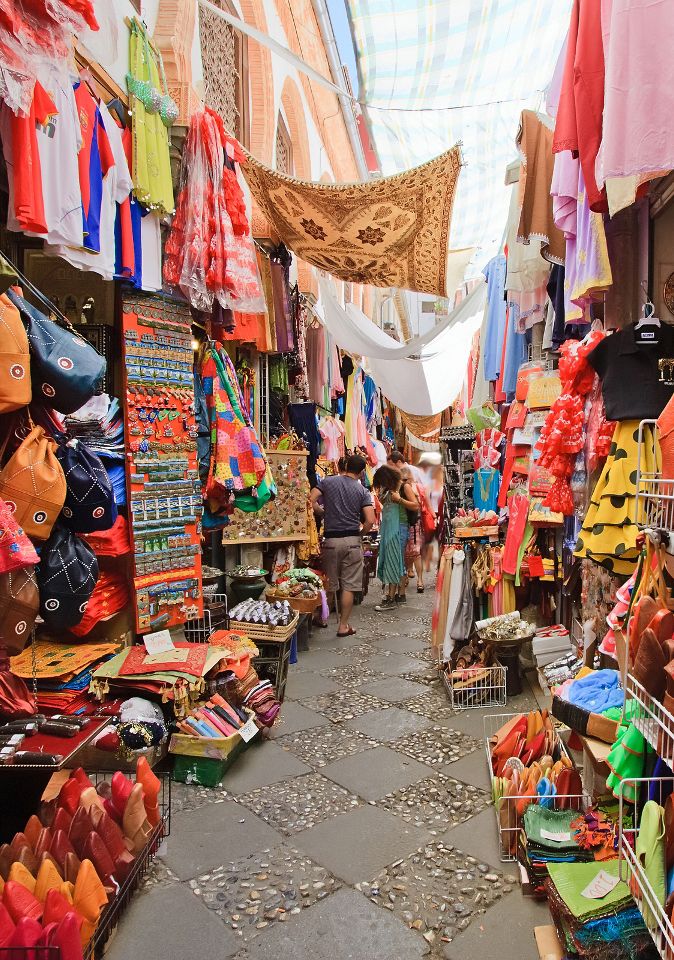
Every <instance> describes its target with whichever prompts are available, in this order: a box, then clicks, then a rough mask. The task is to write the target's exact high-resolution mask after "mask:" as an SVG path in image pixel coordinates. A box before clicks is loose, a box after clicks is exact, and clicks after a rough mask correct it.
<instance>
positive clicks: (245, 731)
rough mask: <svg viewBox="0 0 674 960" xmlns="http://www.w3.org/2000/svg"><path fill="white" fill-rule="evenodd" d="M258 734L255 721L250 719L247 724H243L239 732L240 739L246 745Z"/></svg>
mask: <svg viewBox="0 0 674 960" xmlns="http://www.w3.org/2000/svg"><path fill="white" fill-rule="evenodd" d="M258 732H259V731H258V727H257V725H256V723H255V720H253V718H252V717H251V718H250V720H249V721H248V722H247V723H244V725H243V726H242V727H241V729H240V730H239V733H240V734H241V739H242V740H244V741H245V742H246V743H248V741H249V740H252V739H253V737H254V736H256V735H257V733H258Z"/></svg>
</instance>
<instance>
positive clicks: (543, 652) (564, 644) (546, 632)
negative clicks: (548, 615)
mask: <svg viewBox="0 0 674 960" xmlns="http://www.w3.org/2000/svg"><path fill="white" fill-rule="evenodd" d="M531 647H532V650H533V654H534V657H535V658H536V665H537V666H538V667H545V666H547V665H548V664H549V663H552V662H553V661H554V660H558V659H559V657H560V656H561V655H562V654H565V655H567V656H568V654H569V653H571V637H570V635H569V631H568V630H567V629H566V627H563V626H561V625H559V624H557V625H555V626H553V627H542V628H541V629H540V630H537V631H536V636H535V637H534V639H533V640H532V642H531Z"/></svg>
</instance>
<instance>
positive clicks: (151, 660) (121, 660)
mask: <svg viewBox="0 0 674 960" xmlns="http://www.w3.org/2000/svg"><path fill="white" fill-rule="evenodd" d="M227 656H228V651H227V648H226V647H217V646H211V645H209V644H206V643H176V644H175V647H174V648H173V649H171V650H168V651H166V652H165V653H157V654H154V655H150V654H148V653H147V651H146V649H145V647H144V646H143V645H142V644H139V645H137V646H135V647H128V648H127V649H126V650H122V651H121V653H118V654H117V656H115V657H113V658H112V660H109V661H108V662H107V663H104V664H102V665H101V666H100V667H98V668H97V669H96V670H95V671H94V674H93V679H92V682H91V688H90V689H91V692H92V693H93V694H94V695H95V696H96V697H98V698H102V697H103V696H104V695H105V694H107V693H112V694H113V695H114V696H122V697H124V698H126V697H129V696H132V695H133V694H134V693H139V694H140V695H141V696H142V695H145V694H148V693H151V694H155V695H158V696H161V698H162V700H164V701H172V702H173V707H174V710H175V712H176V715H177V716H184V715H185V714H186V713H187V712H188V711H189V709H190V707H191V705H192V704H193V703H195V702H196V700H197V699H198V698H199V696H200V694H201V693H202V692H203V691H204V690H205V687H206V682H205V681H206V677H207V676H208V675H209V674H213V675H214V674H216V673H217V672H218V667H219V666H220V664H221V663H222V661H223V660H226V659H227Z"/></svg>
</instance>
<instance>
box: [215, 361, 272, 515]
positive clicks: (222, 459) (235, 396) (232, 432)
mask: <svg viewBox="0 0 674 960" xmlns="http://www.w3.org/2000/svg"><path fill="white" fill-rule="evenodd" d="M202 379H203V384H204V393H205V394H206V403H207V406H208V411H209V418H210V426H211V461H210V465H209V473H208V480H207V482H206V488H205V495H206V498H207V499H208V500H209V502H210V508H211V510H212V511H213V512H216V511H217V510H219V509H221V508H222V507H224V506H226V505H227V504H228V502H229V500H230V497H231V494H232V493H233V492H234V491H243V490H246V489H247V488H249V487H257V486H259V485H260V484H261V483H262V481H263V480H264V479H265V475H266V473H267V462H266V459H265V456H264V453H263V451H262V448H261V446H260V443H259V441H258V438H257V436H256V434H255V430H254V428H253V425H252V423H251V422H250V420H249V419H248V416H247V414H246V412H245V406H244V403H243V398H242V396H241V390H240V387H239V381H238V378H237V376H236V371H235V369H234V366H233V364H232V361H231V360H230V359H229V357H228V355H227V353H226V351H225V350H223V349H222V348H220V347H219V346H218V345H217V344H215V345H214V346H213V347H209V349H208V350H207V352H206V354H205V356H204V361H203V364H202Z"/></svg>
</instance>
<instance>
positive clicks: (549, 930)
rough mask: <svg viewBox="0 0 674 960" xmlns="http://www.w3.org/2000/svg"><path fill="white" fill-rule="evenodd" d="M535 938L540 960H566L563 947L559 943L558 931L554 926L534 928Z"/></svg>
mask: <svg viewBox="0 0 674 960" xmlns="http://www.w3.org/2000/svg"><path fill="white" fill-rule="evenodd" d="M534 938H535V940H536V946H537V947H538V956H539V957H540V960H564V951H563V950H562V945H561V943H560V942H559V937H558V936H557V931H556V930H555V928H554V927H553V926H552V925H550V926H547V927H534Z"/></svg>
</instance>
